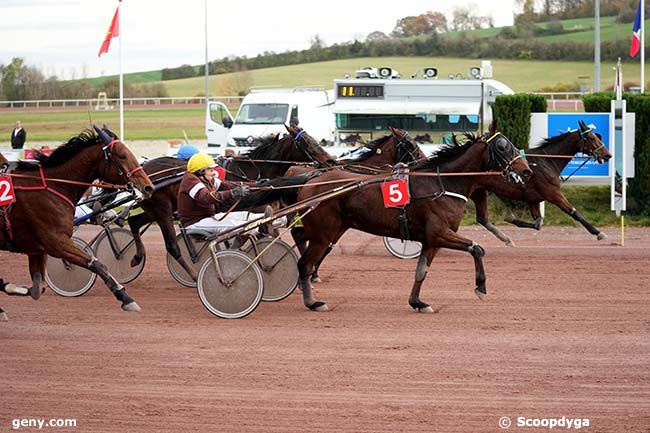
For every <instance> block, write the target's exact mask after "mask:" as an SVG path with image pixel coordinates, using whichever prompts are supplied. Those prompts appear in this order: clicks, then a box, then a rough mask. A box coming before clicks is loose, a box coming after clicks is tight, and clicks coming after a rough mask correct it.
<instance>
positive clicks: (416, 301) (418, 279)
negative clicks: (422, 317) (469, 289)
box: [409, 247, 440, 313]
mask: <svg viewBox="0 0 650 433" xmlns="http://www.w3.org/2000/svg"><path fill="white" fill-rule="evenodd" d="M438 250H440V248H430V247H427V248H422V252H421V253H420V258H419V259H418V265H417V267H416V268H415V281H414V282H413V288H412V289H411V295H410V296H409V305H410V306H411V308H413V309H414V310H415V311H417V312H418V313H433V309H432V308H431V306H430V305H429V304H427V303H425V302H422V301H421V300H420V288H421V287H422V283H423V282H424V279H425V278H426V276H427V272H428V271H429V266H431V261H432V260H433V257H434V256H435V255H436V253H437V252H438Z"/></svg>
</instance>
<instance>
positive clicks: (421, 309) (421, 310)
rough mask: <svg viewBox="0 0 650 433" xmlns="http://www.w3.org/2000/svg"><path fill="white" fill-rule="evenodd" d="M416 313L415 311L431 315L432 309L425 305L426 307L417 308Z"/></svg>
mask: <svg viewBox="0 0 650 433" xmlns="http://www.w3.org/2000/svg"><path fill="white" fill-rule="evenodd" d="M416 311H417V312H418V313H427V314H431V313H433V308H431V306H430V305H427V306H426V307H422V308H418V309H417V310H416Z"/></svg>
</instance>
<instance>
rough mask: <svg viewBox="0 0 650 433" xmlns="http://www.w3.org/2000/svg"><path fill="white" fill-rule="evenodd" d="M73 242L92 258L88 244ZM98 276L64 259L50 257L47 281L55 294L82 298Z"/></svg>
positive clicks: (46, 271)
mask: <svg viewBox="0 0 650 433" xmlns="http://www.w3.org/2000/svg"><path fill="white" fill-rule="evenodd" d="M72 241H73V242H74V243H75V244H76V245H77V246H78V247H80V248H82V249H83V250H84V251H86V252H87V253H88V254H90V255H91V256H92V254H93V251H92V249H91V248H90V247H89V246H88V244H87V243H86V242H84V241H82V240H81V239H79V238H74V237H73V238H72ZM96 279H97V274H95V273H94V272H91V271H89V270H88V269H86V268H82V267H81V266H77V265H73V264H71V263H68V262H66V261H65V260H63V259H58V258H54V257H50V256H48V258H47V266H46V268H45V281H47V284H48V286H50V289H52V290H53V291H54V292H55V293H57V294H59V295H61V296H66V297H73V296H81V295H83V294H84V293H86V292H87V291H88V290H90V288H91V287H92V286H93V284H95V280H96Z"/></svg>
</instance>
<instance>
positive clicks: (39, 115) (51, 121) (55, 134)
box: [0, 108, 205, 143]
mask: <svg viewBox="0 0 650 433" xmlns="http://www.w3.org/2000/svg"><path fill="white" fill-rule="evenodd" d="M90 115H91V116H92V120H93V122H94V123H96V124H98V125H102V124H104V123H106V124H108V125H109V126H110V127H111V128H112V129H113V130H115V131H118V130H119V122H120V120H119V111H118V110H111V111H91V112H90ZM17 119H20V120H21V121H22V123H23V124H24V125H25V130H26V131H27V138H28V142H30V143H38V142H39V141H55V142H64V141H66V140H67V139H68V138H70V136H72V135H76V134H78V133H79V132H80V131H82V130H83V129H84V128H87V127H88V125H89V122H90V121H89V113H88V112H87V111H82V110H79V111H61V112H30V113H12V112H0V134H1V135H0V137H2V138H0V141H4V140H5V139H7V140H8V138H9V137H10V135H11V131H12V129H13V125H14V122H15V121H16V120H17ZM124 129H125V131H127V133H128V135H127V140H167V139H181V138H183V130H185V132H186V133H187V135H188V137H190V138H193V139H205V111H204V109H202V108H171V109H156V110H153V109H128V108H127V109H125V111H124Z"/></svg>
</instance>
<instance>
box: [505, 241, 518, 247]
mask: <svg viewBox="0 0 650 433" xmlns="http://www.w3.org/2000/svg"><path fill="white" fill-rule="evenodd" d="M506 247H513V248H514V247H516V245H515V243H514V242H513V241H512V240H511V239H508V240H507V241H506Z"/></svg>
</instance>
